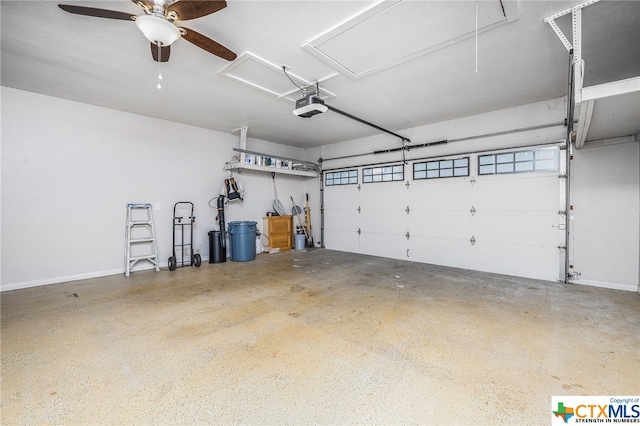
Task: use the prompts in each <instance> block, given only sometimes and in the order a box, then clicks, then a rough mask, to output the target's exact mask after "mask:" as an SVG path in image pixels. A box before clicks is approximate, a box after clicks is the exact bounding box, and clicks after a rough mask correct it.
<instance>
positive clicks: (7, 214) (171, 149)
mask: <svg viewBox="0 0 640 426" xmlns="http://www.w3.org/2000/svg"><path fill="white" fill-rule="evenodd" d="M1 95H2V196H1V202H2V204H1V208H2V250H1V256H2V257H1V259H2V263H1V266H2V271H1V287H0V288H1V289H2V290H10V289H16V288H22V287H29V286H35V285H42V284H49V283H55V282H61V281H68V280H74V279H81V278H88V277H94V276H102V275H107V274H113V273H121V272H123V271H124V230H125V218H126V207H125V206H126V203H129V202H145V203H154V204H155V203H160V210H155V211H154V212H153V213H154V222H155V225H156V234H157V242H158V250H159V257H160V260H161V263H163V264H165V265H166V262H167V258H168V257H169V256H170V255H171V251H172V217H173V205H174V203H176V202H177V201H191V202H193V203H194V204H195V216H196V218H197V221H196V224H195V226H194V233H195V235H194V249H196V250H199V251H200V253H201V255H202V257H203V258H204V259H205V260H207V259H208V255H209V253H208V236H207V232H208V231H210V230H213V229H217V223H216V221H215V212H214V211H212V210H211V209H210V208H209V207H208V205H207V204H208V202H209V200H210V199H211V198H213V197H216V196H217V194H218V193H219V189H220V184H221V182H222V179H223V178H224V177H226V176H228V172H224V171H223V166H224V164H225V162H227V161H229V160H231V158H232V156H233V155H235V154H237V153H235V152H234V151H233V148H234V147H238V146H239V142H238V141H239V135H238V134H231V133H221V132H216V131H212V130H207V129H202V128H197V127H193V126H188V125H183V124H177V123H172V122H168V121H163V120H157V119H153V118H149V117H144V116H139V115H134V114H129V113H124V112H120V111H115V110H110V109H106V108H101V107H96V106H91V105H85V104H81V103H77V102H71V101H67V100H63V99H58V98H53V97H48V96H43V95H38V94H33V93H29V92H24V91H20V90H15V89H10V88H6V87H2V92H1ZM240 125H241V123H239V126H240ZM239 126H238V127H239ZM250 135H251V129H249V136H250ZM247 148H248V149H251V150H256V151H261V152H273V153H274V154H278V155H288V156H291V157H294V158H302V157H304V151H303V150H302V149H299V148H294V147H287V146H282V145H276V144H273V143H270V142H266V141H260V140H254V139H251V138H250V137H249V139H248V143H247ZM236 176H237V177H239V178H240V179H241V180H242V182H243V184H244V186H245V190H246V194H245V200H246V201H245V202H244V203H242V204H239V203H237V204H236V203H234V204H231V205H229V206H228V208H227V210H226V220H227V223H228V222H230V221H233V220H253V221H256V222H258V224H259V225H258V226H259V227H260V218H261V217H262V216H263V215H264V214H265V212H267V211H270V210H272V208H271V205H272V202H273V187H272V183H271V176H270V175H269V174H267V173H259V172H255V173H251V172H245V173H243V174H241V175H238V174H236ZM307 181H308V179H302V180H301V179H300V178H295V177H283V176H282V175H279V176H278V178H277V182H278V192H279V195H280V198H281V199H282V201H283V204H284V205H285V206H286V207H290V202H289V203H286V202H285V201H287V200H289V195H293V196H294V197H295V198H296V200H298V202H302V200H303V199H304V198H303V197H304V193H305V191H306V190H307V189H306V187H307V185H308V182H307ZM312 186H316V185H315V184H313V185H312ZM213 204H214V206H215V202H214V203H213Z"/></svg>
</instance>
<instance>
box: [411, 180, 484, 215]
mask: <svg viewBox="0 0 640 426" xmlns="http://www.w3.org/2000/svg"><path fill="white" fill-rule="evenodd" d="M472 188H473V187H472V186H471V184H470V183H469V181H468V180H467V179H459V178H450V179H437V180H436V179H430V180H427V181H419V182H413V183H412V184H411V187H410V188H409V201H408V203H409V206H410V207H411V210H413V209H414V208H415V209H416V210H461V211H467V212H468V211H469V210H470V209H471V190H472Z"/></svg>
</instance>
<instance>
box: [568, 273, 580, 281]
mask: <svg viewBox="0 0 640 426" xmlns="http://www.w3.org/2000/svg"><path fill="white" fill-rule="evenodd" d="M581 275H582V274H581V273H580V272H578V271H573V272H572V273H570V274H567V278H569V280H579V279H580V276H581Z"/></svg>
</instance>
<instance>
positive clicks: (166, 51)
mask: <svg viewBox="0 0 640 426" xmlns="http://www.w3.org/2000/svg"><path fill="white" fill-rule="evenodd" d="M150 44H151V56H153V60H154V61H156V62H167V61H168V60H169V55H170V54H171V46H160V52H158V45H157V44H155V43H150Z"/></svg>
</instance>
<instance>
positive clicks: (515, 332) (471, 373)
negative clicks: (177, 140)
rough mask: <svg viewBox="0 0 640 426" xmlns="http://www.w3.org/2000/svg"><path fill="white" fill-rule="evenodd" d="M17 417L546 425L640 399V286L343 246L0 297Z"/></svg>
mask: <svg viewBox="0 0 640 426" xmlns="http://www.w3.org/2000/svg"><path fill="white" fill-rule="evenodd" d="M1 297H2V419H1V420H2V423H3V424H52V423H55V424H120V423H126V424H141V423H148V424H178V423H181V424H195V423H197V424H237V423H245V424H282V423H288V424H308V423H314V424H369V423H376V424H390V423H393V424H409V423H419V424H514V423H517V424H549V423H550V419H551V396H552V395H629V394H631V395H638V394H640V368H639V365H640V295H638V294H637V293H629V292H621V291H615V290H606V289H600V288H591V287H584V286H578V285H564V284H560V283H551V282H542V281H536V280H528V279H520V278H513V277H506V276H499V275H494V274H486V273H478V272H471V271H466V270H460V269H452V268H445V267H437V266H430V265H424V264H417V263H410V262H404V261H397V260H390V259H381V258H375V257H369V256H361V255H355V254H347V253H340V252H335V251H329V250H321V249H316V250H311V251H309V252H293V251H292V252H284V253H277V254H261V255H259V256H258V257H257V258H256V260H255V261H252V262H230V261H228V262H226V263H222V264H209V263H205V264H203V265H202V267H200V268H182V269H178V270H176V271H174V272H169V271H167V270H163V271H161V272H159V273H158V272H154V271H142V272H135V273H132V274H131V277H130V278H126V277H124V275H117V276H110V277H105V278H97V279H91V280H84V281H76V282H71V283H64V284H56V285H50V286H45V287H39V288H31V289H24V290H17V291H11V292H6V293H3V294H2V296H1Z"/></svg>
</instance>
